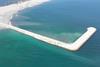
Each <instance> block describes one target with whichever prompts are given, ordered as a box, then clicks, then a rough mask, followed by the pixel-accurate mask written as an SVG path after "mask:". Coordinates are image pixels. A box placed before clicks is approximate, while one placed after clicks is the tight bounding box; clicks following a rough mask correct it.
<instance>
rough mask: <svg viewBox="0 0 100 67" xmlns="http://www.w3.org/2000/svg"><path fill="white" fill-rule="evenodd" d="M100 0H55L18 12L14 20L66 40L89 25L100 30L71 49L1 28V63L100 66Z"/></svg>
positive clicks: (29, 66)
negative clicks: (86, 40) (80, 46)
mask: <svg viewBox="0 0 100 67" xmlns="http://www.w3.org/2000/svg"><path fill="white" fill-rule="evenodd" d="M99 3H100V1H99V0H52V1H51V2H48V3H45V4H42V5H40V6H36V7H32V8H29V9H25V10H23V11H21V12H19V13H18V15H16V16H14V18H13V19H12V21H13V22H12V24H14V25H16V26H18V27H20V28H23V29H27V30H29V31H32V32H36V33H39V34H42V35H46V36H49V37H52V38H55V39H58V40H61V41H64V42H74V41H75V40H76V39H77V38H78V37H79V36H81V35H82V34H83V33H84V32H85V31H86V28H87V27H89V26H94V27H96V28H97V29H98V31H97V32H96V34H95V35H94V36H93V37H92V38H91V39H90V40H89V41H88V42H87V43H86V44H85V45H84V46H83V47H82V48H81V49H80V50H79V51H77V52H70V51H68V50H64V49H62V48H59V47H56V46H52V45H49V44H47V43H44V42H41V41H39V40H36V39H34V38H31V37H29V36H26V35H23V34H21V33H18V32H15V31H13V30H10V29H4V30H0V67H100V64H99V62H100V45H99V44H100V37H99V34H100V31H99V29H100V27H99V26H100V19H99V17H100V5H99Z"/></svg>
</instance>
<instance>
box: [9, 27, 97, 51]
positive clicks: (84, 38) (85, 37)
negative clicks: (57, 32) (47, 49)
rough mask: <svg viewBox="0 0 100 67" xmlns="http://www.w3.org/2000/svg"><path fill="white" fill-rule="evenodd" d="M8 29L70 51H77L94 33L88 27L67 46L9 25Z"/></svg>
mask: <svg viewBox="0 0 100 67" xmlns="http://www.w3.org/2000/svg"><path fill="white" fill-rule="evenodd" d="M9 28H10V29H12V30H15V31H17V32H20V33H23V34H26V35H28V36H31V37H33V38H36V39H38V40H41V41H44V42H46V43H49V44H52V45H55V46H59V47H62V48H64V49H67V50H71V51H76V50H79V48H80V47H81V46H82V45H83V44H84V43H85V42H86V41H87V40H88V39H89V38H90V37H91V36H92V35H93V34H94V33H95V32H96V28H94V27H89V28H88V30H87V31H86V32H85V33H84V34H83V35H82V36H81V37H80V38H79V39H77V40H76V41H75V42H74V43H72V44H68V43H64V42H61V41H58V40H55V39H52V38H49V37H46V36H43V35H39V34H36V33H33V32H30V31H27V30H24V29H21V28H18V27H15V26H12V25H9Z"/></svg>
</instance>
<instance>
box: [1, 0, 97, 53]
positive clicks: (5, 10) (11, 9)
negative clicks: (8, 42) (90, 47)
mask: <svg viewBox="0 0 100 67" xmlns="http://www.w3.org/2000/svg"><path fill="white" fill-rule="evenodd" d="M47 1H48V0H34V1H33V0H31V1H27V2H24V3H20V4H13V5H9V6H5V7H1V8H0V11H1V12H0V20H1V21H0V22H3V21H4V19H5V20H6V21H4V22H6V23H0V26H3V27H7V28H10V29H12V30H15V31H17V32H20V33H23V34H26V35H28V36H31V37H33V38H36V39H38V40H41V41H43V42H46V43H49V44H52V45H55V46H59V47H62V48H64V49H67V50H71V51H76V50H79V48H80V47H81V46H82V45H83V44H84V43H85V42H86V41H87V40H88V39H89V38H90V37H91V36H92V35H93V34H94V33H95V32H96V28H94V27H89V28H88V29H87V31H86V32H85V33H84V34H83V35H82V36H81V37H80V38H79V39H77V40H76V41H75V42H74V43H72V44H69V43H64V42H61V41H58V40H55V39H52V38H49V37H46V36H43V35H39V34H36V33H34V32H30V31H27V30H24V29H20V28H18V27H15V26H12V25H10V24H7V23H10V19H11V17H12V16H13V14H15V13H17V12H18V11H20V10H22V9H25V8H28V7H32V6H36V5H39V4H42V3H44V2H47ZM10 16H11V17H10Z"/></svg>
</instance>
